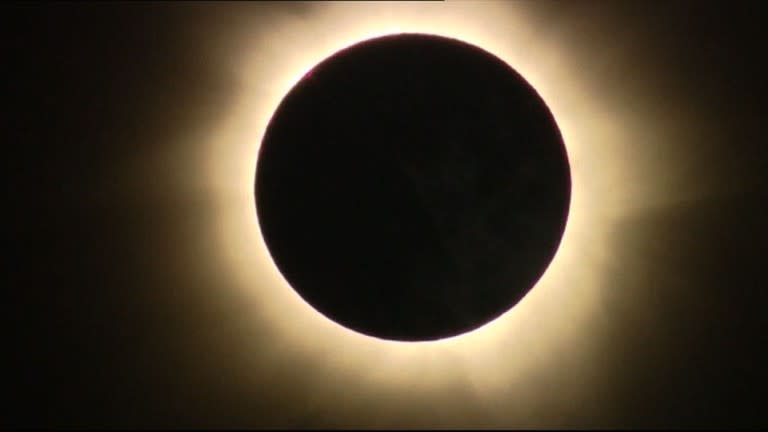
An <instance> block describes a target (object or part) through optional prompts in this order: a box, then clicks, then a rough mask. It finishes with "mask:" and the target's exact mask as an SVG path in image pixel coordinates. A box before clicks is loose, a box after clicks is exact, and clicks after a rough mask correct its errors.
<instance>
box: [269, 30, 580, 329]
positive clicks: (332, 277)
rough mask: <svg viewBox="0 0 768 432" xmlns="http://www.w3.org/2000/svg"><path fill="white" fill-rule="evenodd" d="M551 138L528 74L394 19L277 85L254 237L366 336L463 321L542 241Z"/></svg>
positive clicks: (511, 280)
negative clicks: (390, 27)
mask: <svg viewBox="0 0 768 432" xmlns="http://www.w3.org/2000/svg"><path fill="white" fill-rule="evenodd" d="M570 191H571V179H570V168H569V163H568V156H567V152H566V147H565V144H564V141H563V138H562V135H561V133H560V130H559V128H558V126H557V123H556V121H555V119H554V117H553V115H552V113H551V111H550V110H549V108H548V107H547V105H546V104H545V103H544V101H543V100H542V98H541V97H540V96H539V94H538V93H537V92H536V90H535V89H534V88H533V87H532V86H531V85H530V84H529V83H528V82H527V81H526V80H525V79H524V78H523V77H522V76H521V75H520V74H519V73H518V72H516V71H515V70H514V69H513V68H512V67H511V66H510V65H508V64H506V63H505V62H504V61H502V60H501V59H499V58H498V57H496V56H494V55H493V54H491V53H489V52H487V51H485V50H483V49H481V48H479V47H476V46H474V45H471V44H468V43H465V42H462V41H459V40H457V39H452V38H448V37H443V36H436V35H428V34H418V33H407V34H395V35H387V36H383V37H377V38H373V39H369V40H365V41H363V42H360V43H357V44H355V45H352V46H350V47H347V48H345V49H343V50H341V51H339V52H337V53H335V54H333V55H331V56H330V57H328V58H327V59H325V60H323V61H322V62H320V63H319V64H318V65H316V66H315V67H314V68H312V69H311V70H310V71H309V72H307V73H306V74H305V75H304V77H303V78H302V79H301V80H300V81H299V82H298V83H297V84H296V85H295V86H294V87H293V88H292V89H291V90H290V91H289V92H288V94H286V95H285V97H284V98H283V99H282V101H281V102H280V104H279V105H278V107H277V110H276V111H275V113H274V114H273V116H272V119H271V121H270V122H269V124H268V127H267V130H266V132H265V134H264V138H263V141H262V143H261V147H260V150H259V154H258V159H257V169H256V179H255V198H256V210H257V213H258V220H259V226H260V229H261V232H262V235H263V237H264V240H265V243H266V245H267V248H268V250H269V253H270V255H271V257H272V259H273V261H274V263H275V265H276V267H277V268H278V269H279V271H280V273H281V274H282V276H283V277H284V278H285V279H286V281H287V282H288V283H289V284H290V286H291V287H292V288H293V289H294V290H295V291H296V292H297V293H298V294H299V295H300V296H301V298H302V299H304V300H305V301H306V302H307V303H308V304H309V305H311V306H312V307H313V308H314V309H315V310H316V311H318V312H319V313H320V314H322V315H324V316H325V317H327V318H329V319H331V320H333V321H335V322H336V323H338V324H341V325H343V326H344V327H346V328H348V329H351V330H353V331H356V332H359V333H362V334H365V335H368V336H373V337H377V338H381V339H388V340H397V341H429V340H437V339H443V338H447V337H453V336H456V335H460V334H463V333H466V332H469V331H472V330H475V329H477V328H479V327H481V326H483V325H485V324H487V323H488V322H490V321H493V320H494V319H496V318H498V317H499V316H500V315H502V314H504V313H505V312H507V311H508V310H510V309H511V308H513V307H514V306H515V304H517V303H518V302H519V301H520V300H521V299H522V298H523V297H524V296H525V295H526V294H527V293H528V292H529V291H530V290H531V289H532V287H533V286H534V285H535V284H536V282H537V281H538V279H539V278H540V277H541V276H542V274H543V273H544V272H545V270H546V269H547V266H548V265H549V263H550V261H551V260H552V258H553V257H554V255H555V253H556V251H557V249H558V245H559V243H560V240H561V238H562V235H563V232H564V229H565V225H566V221H567V216H568V210H569V204H570Z"/></svg>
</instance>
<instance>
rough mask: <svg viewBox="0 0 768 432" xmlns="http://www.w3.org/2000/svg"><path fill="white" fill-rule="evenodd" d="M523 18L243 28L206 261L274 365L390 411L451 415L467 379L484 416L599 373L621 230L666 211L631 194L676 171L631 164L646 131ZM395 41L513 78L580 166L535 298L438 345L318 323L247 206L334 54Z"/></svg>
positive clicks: (488, 12)
mask: <svg viewBox="0 0 768 432" xmlns="http://www.w3.org/2000/svg"><path fill="white" fill-rule="evenodd" d="M526 7H528V5H527V4H526V3H524V2H505V1H499V2H483V1H472V2H424V3H421V2H391V3H390V2H370V3H363V2H339V3H336V2H327V3H326V2H319V3H313V4H311V5H309V6H308V12H306V13H303V14H301V15H291V14H286V15H284V16H279V17H278V18H276V19H274V20H273V21H271V22H270V24H269V25H268V26H267V28H259V29H254V28H253V26H249V25H248V19H247V17H246V18H244V19H243V26H242V29H240V30H239V34H240V37H241V38H242V40H241V41H240V42H241V44H240V45H239V48H238V50H239V53H240V57H239V58H238V59H237V61H234V62H233V70H234V73H236V74H237V76H238V78H239V82H240V85H241V88H242V90H241V91H240V96H239V98H238V101H237V103H236V104H235V105H233V106H232V107H231V110H230V111H229V112H228V113H227V114H226V116H224V117H225V121H223V122H222V123H221V124H220V125H218V126H216V127H215V128H214V130H213V132H212V133H211V134H210V135H209V136H208V137H206V139H205V140H204V143H203V144H202V146H203V149H204V154H205V157H204V158H203V159H204V160H205V162H204V163H205V166H204V167H203V168H204V170H205V172H206V173H207V174H206V178H207V182H208V184H209V185H210V187H211V188H212V190H214V191H215V200H216V208H217V215H218V216H217V218H216V220H214V221H212V222H211V225H210V226H211V230H210V235H211V236H213V237H214V238H215V240H216V243H217V245H218V246H217V248H216V250H215V251H213V252H212V255H214V256H213V259H215V260H216V261H217V263H218V265H219V266H220V268H221V269H222V273H223V274H222V280H223V281H224V283H223V284H222V285H223V287H222V289H228V290H236V291H237V292H238V295H239V296H241V297H242V299H243V302H244V303H245V304H247V306H248V309H249V310H252V312H253V322H252V323H250V324H249V325H252V326H253V328H254V329H258V332H259V334H261V335H267V338H268V339H270V340H272V341H274V343H275V345H276V346H279V347H280V351H279V353H278V354H275V357H274V360H275V361H282V362H285V363H287V364H290V365H295V366H297V367H298V365H304V367H311V368H313V369H312V370H313V373H316V374H318V376H321V375H323V374H325V375H327V376H332V377H333V379H334V380H336V381H338V382H343V383H355V384H354V388H355V391H354V395H355V397H365V396H367V395H371V394H373V393H377V394H383V395H384V396H382V397H396V395H398V394H400V393H399V392H401V391H402V388H403V386H406V387H407V388H408V389H409V390H408V395H407V396H404V397H405V399H406V400H412V399H414V398H428V399H429V398H431V399H430V400H436V401H440V400H446V398H447V397H448V396H446V395H445V394H444V393H443V392H445V391H446V388H448V387H450V385H451V384H450V383H452V382H455V380H456V379H458V377H464V378H466V379H467V380H468V381H469V383H470V384H469V385H471V387H472V388H473V389H474V392H475V393H476V395H477V397H479V398H481V399H483V400H489V401H490V400H492V399H493V398H495V397H496V396H498V395H499V394H501V393H504V394H506V395H507V396H509V394H510V392H512V393H514V394H517V392H520V393H519V394H520V397H521V399H523V394H524V395H525V398H524V399H525V401H527V402H522V401H521V403H520V405H519V406H517V407H516V408H515V409H519V410H521V412H524V411H525V410H526V409H530V408H531V407H532V406H535V405H536V401H537V400H538V399H537V397H539V394H538V393H537V391H538V390H536V389H533V388H531V385H530V384H529V380H530V379H531V377H532V376H538V375H539V374H543V373H545V371H547V370H548V369H551V368H552V367H553V365H555V364H557V363H558V362H561V361H562V358H563V357H562V356H563V354H564V353H567V355H569V356H571V357H570V360H569V361H570V362H571V363H572V365H577V366H578V367H583V368H585V370H588V369H590V368H593V367H594V366H591V365H590V358H589V356H590V354H591V353H590V352H589V349H588V346H587V345H586V344H584V341H585V340H588V339H589V334H590V332H591V331H592V329H593V328H594V326H596V325H599V324H598V320H597V319H596V317H599V316H600V313H601V298H602V296H603V295H604V293H605V292H606V290H607V289H609V288H608V287H606V286H604V284H603V278H602V275H603V274H604V273H605V271H606V269H607V268H608V267H607V266H609V265H610V264H611V263H610V256H609V251H608V244H609V243H608V240H609V238H610V235H611V229H613V227H614V226H615V221H616V220H618V219H619V218H621V217H622V216H624V215H626V214H629V213H631V212H633V211H635V209H636V208H637V207H638V206H650V205H654V204H655V203H657V202H659V201H661V200H664V199H667V198H670V197H671V194H670V192H668V191H667V192H664V191H663V188H662V186H661V184H657V183H654V182H653V181H650V182H647V183H645V184H644V185H643V187H642V188H638V187H637V186H632V185H635V184H636V183H637V182H635V181H634V180H635V179H636V177H637V176H638V175H639V174H638V172H642V173H643V175H644V176H646V177H648V175H649V174H653V173H654V172H660V171H661V170H663V169H665V168H666V167H667V166H669V164H670V163H673V161H668V163H667V165H664V164H661V163H660V162H659V161H658V160H639V159H638V158H636V157H634V153H633V152H637V151H639V150H636V149H634V150H630V146H631V143H630V140H629V138H628V137H629V136H631V135H632V134H633V133H635V132H636V131H637V130H638V129H639V128H640V127H642V126H644V125H646V124H648V123H649V122H650V121H651V120H650V119H643V118H639V119H638V118H634V119H632V120H625V119H626V117H624V116H623V113H625V112H626V111H627V109H626V107H624V106H622V105H621V100H620V98H618V97H616V96H615V95H606V94H603V93H601V92H600V91H599V90H596V89H598V85H597V84H598V83H596V82H595V81H594V80H592V79H591V78H590V76H589V65H590V64H591V63H590V61H591V58H593V57H594V55H595V54H593V53H590V51H589V49H588V47H584V48H582V49H573V48H572V47H570V46H569V45H568V44H567V43H566V42H567V37H568V34H567V32H560V33H558V32H556V31H552V29H550V28H547V27H546V26H541V25H538V24H537V22H536V21H535V20H533V19H531V18H530V16H529V14H528V11H527V10H526ZM398 33H422V34H431V35H437V36H443V37H448V38H454V39H458V40H460V41H463V42H466V43H469V44H471V45H474V46H477V47H480V48H482V49H484V50H486V51H488V52H490V53H492V54H493V55H495V56H497V57H498V58H500V59H501V60H503V61H504V62H506V63H507V64H509V65H510V66H512V68H513V69H515V70H516V71H517V72H519V73H520V74H521V75H522V76H523V77H524V78H525V79H526V80H527V81H528V82H529V83H530V84H531V85H532V86H533V87H534V88H535V89H536V90H537V92H538V93H539V95H540V96H541V97H542V99H543V100H544V101H545V103H546V104H547V105H548V107H549V108H550V110H551V112H552V114H553V115H554V118H555V119H556V121H557V124H558V126H559V128H560V131H561V134H562V137H563V140H564V143H565V146H566V149H567V152H568V159H569V162H570V166H571V185H572V186H571V187H572V192H571V201H570V210H569V218H568V223H567V226H566V228H565V232H564V233H563V236H562V239H561V243H560V247H559V249H558V251H557V253H556V255H555V257H554V259H553V260H552V262H551V263H550V265H549V268H548V269H547V271H546V272H545V273H544V275H543V276H542V277H541V279H540V280H539V282H538V283H537V285H536V286H535V287H534V288H533V289H532V290H531V291H530V292H529V294H528V295H527V296H526V297H525V298H524V299H523V300H522V301H521V302H520V303H518V304H517V305H516V306H515V307H514V308H513V309H512V310H511V311H509V312H507V313H506V314H504V315H502V316H501V317H500V318H498V319H496V320H495V321H492V322H491V323H488V324H487V325H485V326H483V327H480V328H479V329H476V330H475V331H472V332H470V333H465V334H462V335H459V336H456V337H452V338H447V339H441V340H437V341H429V342H397V341H389V340H382V339H377V338H374V337H369V336H366V335H362V334H359V333H355V332H353V331H351V330H349V329H347V328H344V327H342V326H340V325H338V324H336V323H334V322H332V321H330V320H328V319H327V318H325V317H323V316H321V315H320V314H318V313H317V312H316V311H314V310H313V309H312V308H311V307H310V306H309V305H307V304H306V303H305V302H304V301H303V300H302V299H301V298H300V297H299V296H298V295H297V294H296V293H295V291H294V290H293V289H292V288H291V287H290V286H289V285H288V284H287V282H286V281H285V280H284V279H283V278H282V276H281V275H280V273H279V272H278V271H277V269H276V267H275V265H274V263H273V262H272V260H271V257H270V254H269V252H268V251H267V248H266V246H265V243H264V239H263V238H262V235H261V233H260V231H259V224H258V220H257V215H256V210H255V202H254V195H253V182H254V176H255V167H256V165H257V164H256V158H257V154H258V150H259V145H260V143H261V141H262V138H263V134H264V131H265V129H266V127H267V125H268V123H269V121H270V118H271V116H272V113H273V112H274V111H275V109H276V107H277V105H278V104H279V103H280V101H281V99H282V98H283V97H284V96H285V94H286V93H287V92H288V91H289V90H290V89H291V88H292V87H293V86H294V85H295V84H296V83H297V82H298V81H299V80H300V79H301V78H302V77H304V76H305V75H306V74H307V73H308V72H309V71H311V69H312V68H313V67H314V66H315V65H316V64H317V63H319V62H320V61H322V60H324V59H325V58H327V57H329V56H330V55H332V54H333V53H335V52H337V51H339V50H341V49H343V48H346V47H348V46H351V45H354V44H356V43H359V42H361V41H364V40H368V39H371V38H374V37H378V36H384V35H390V34H398ZM591 56H592V57H591ZM662 132H663V130H662ZM625 185H629V186H626V187H625ZM287 317H288V318H287ZM306 359H317V361H316V362H311V363H309V360H306ZM254 361H255V360H254ZM587 375H588V374H587ZM464 378H462V379H464ZM318 379H320V380H322V379H321V378H318ZM511 389H512V390H511ZM310 391H311V392H314V393H313V394H315V395H316V397H317V398H319V399H321V398H322V397H323V395H330V390H327V389H323V388H322V386H320V385H316V386H314V387H312V389H311V390H310ZM350 397H352V396H350ZM350 403H351V402H350ZM457 409H460V407H458V406H457Z"/></svg>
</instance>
